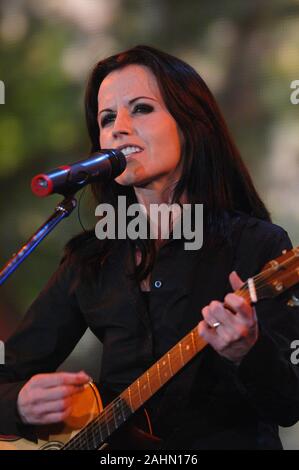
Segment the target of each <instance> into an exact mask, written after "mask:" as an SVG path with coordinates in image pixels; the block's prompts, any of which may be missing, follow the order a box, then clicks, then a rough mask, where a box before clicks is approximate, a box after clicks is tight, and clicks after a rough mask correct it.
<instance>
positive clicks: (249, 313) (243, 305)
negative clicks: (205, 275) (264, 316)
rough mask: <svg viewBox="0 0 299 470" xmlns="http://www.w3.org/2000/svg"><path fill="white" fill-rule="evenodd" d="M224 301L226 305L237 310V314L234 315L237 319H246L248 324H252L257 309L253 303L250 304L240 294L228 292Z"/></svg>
mask: <svg viewBox="0 0 299 470" xmlns="http://www.w3.org/2000/svg"><path fill="white" fill-rule="evenodd" d="M224 302H225V306H228V307H230V308H231V309H233V311H234V312H235V315H233V318H234V320H235V321H237V322H239V321H242V322H243V321H244V320H245V321H246V324H248V322H249V323H250V324H251V323H252V321H254V318H255V311H254V310H253V308H252V307H251V305H249V303H248V302H246V300H245V299H243V298H242V297H240V296H239V295H236V294H227V295H226V296H225V299H224Z"/></svg>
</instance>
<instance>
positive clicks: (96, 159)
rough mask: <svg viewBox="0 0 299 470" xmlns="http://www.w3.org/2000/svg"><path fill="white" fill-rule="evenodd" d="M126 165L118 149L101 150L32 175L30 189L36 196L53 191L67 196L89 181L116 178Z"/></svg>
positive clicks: (124, 158)
mask: <svg viewBox="0 0 299 470" xmlns="http://www.w3.org/2000/svg"><path fill="white" fill-rule="evenodd" d="M126 165H127V161H126V157H125V156H124V154H123V153H122V152H121V151H120V150H116V149H111V150H101V151H100V152H96V153H93V154H92V155H91V156H90V157H88V158H86V159H85V160H80V161H78V162H75V163H71V164H69V165H62V166H59V167H58V168H55V169H54V170H51V171H49V172H47V173H40V174H38V175H36V176H34V177H33V178H32V181H31V190H32V192H33V193H34V194H35V195H36V196H38V197H45V196H49V195H50V194H53V193H58V194H62V195H63V196H67V195H70V194H72V193H75V192H77V191H79V189H81V188H83V187H84V186H86V185H87V184H89V183H93V182H95V181H100V180H101V181H102V180H109V179H113V178H116V176H118V175H120V174H121V173H122V172H123V171H124V170H125V168H126Z"/></svg>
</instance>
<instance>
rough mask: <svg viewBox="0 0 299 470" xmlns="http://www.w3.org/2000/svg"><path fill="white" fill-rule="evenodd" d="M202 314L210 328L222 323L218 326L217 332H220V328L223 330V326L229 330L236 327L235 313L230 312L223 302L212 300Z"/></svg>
mask: <svg viewBox="0 0 299 470" xmlns="http://www.w3.org/2000/svg"><path fill="white" fill-rule="evenodd" d="M202 315H203V318H204V320H205V321H206V322H207V324H208V325H209V327H210V328H215V324H218V323H220V325H218V326H217V330H219V331H218V332H217V333H220V329H221V331H223V328H225V329H227V330H228V331H229V332H231V331H232V330H233V329H234V315H232V314H231V313H230V312H228V311H227V310H226V309H225V308H224V306H223V304H222V303H221V302H218V301H213V302H211V303H210V305H209V306H207V307H205V308H204V309H203V310H202Z"/></svg>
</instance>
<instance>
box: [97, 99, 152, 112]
mask: <svg viewBox="0 0 299 470" xmlns="http://www.w3.org/2000/svg"><path fill="white" fill-rule="evenodd" d="M142 98H145V99H147V100H152V101H157V100H156V99H155V98H150V97H149V96H138V97H137V98H133V99H132V100H130V101H129V105H131V104H133V103H135V101H137V100H140V99H142ZM104 111H110V112H113V109H110V108H105V109H101V111H99V112H98V115H99V114H101V113H103V112H104Z"/></svg>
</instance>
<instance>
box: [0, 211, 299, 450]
mask: <svg viewBox="0 0 299 470" xmlns="http://www.w3.org/2000/svg"><path fill="white" fill-rule="evenodd" d="M231 224H232V226H233V227H234V229H233V231H232V232H233V236H232V237H229V238H228V239H227V241H226V242H224V243H222V244H220V245H219V246H218V247H217V248H216V247H214V248H208V249H204V248H203V249H201V250H194V251H192V250H189V251H187V250H185V249H184V241H183V240H171V241H169V242H168V243H166V244H165V245H164V246H162V247H161V249H160V251H159V253H158V255H157V259H156V261H155V265H154V268H153V271H152V274H151V292H150V293H149V294H145V296H147V297H148V298H147V299H145V298H144V297H145V296H144V295H143V294H142V292H141V291H140V287H139V284H138V282H137V281H136V280H134V279H132V277H130V276H129V274H131V273H132V270H133V268H134V263H135V258H134V252H133V249H132V244H131V242H130V241H129V240H123V241H120V242H119V243H118V244H117V248H116V249H115V250H114V251H113V252H112V253H111V255H110V256H109V257H108V258H107V260H106V261H105V263H104V264H103V266H102V268H101V271H100V275H99V278H98V279H97V280H95V281H94V282H91V281H88V282H81V283H80V284H79V285H77V287H76V288H75V289H71V285H72V284H73V279H74V277H75V275H76V271H77V267H76V265H74V264H72V265H71V264H70V263H68V261H67V260H66V261H65V262H64V263H63V264H62V265H61V266H60V267H59V269H58V271H57V272H56V273H55V274H54V275H53V277H52V278H51V279H50V281H49V283H48V284H47V286H46V287H45V289H44V290H43V291H42V292H41V294H40V295H39V297H38V298H37V299H36V300H35V302H34V303H33V304H32V306H31V308H30V309H29V311H28V313H27V315H26V316H25V318H24V320H23V322H22V324H21V325H20V327H19V328H18V330H17V332H16V333H15V334H14V335H13V336H12V338H11V339H10V340H9V341H8V342H7V344H6V364H5V365H4V366H0V384H1V385H0V434H1V433H2V434H19V433H20V432H22V433H24V434H25V435H26V426H20V421H19V418H18V416H17V413H16V405H15V404H16V398H17V394H18V392H19V390H20V388H21V387H22V386H23V384H24V383H25V382H26V381H27V380H28V379H29V378H30V377H31V376H32V375H34V374H37V373H41V372H50V371H54V370H55V369H56V368H57V367H58V366H59V365H60V364H61V363H62V362H63V361H64V359H65V358H66V357H67V356H68V355H69V354H70V352H71V351H72V349H73V348H74V346H75V345H76V343H77V342H78V341H79V339H80V338H81V336H82V335H83V333H84V332H85V330H86V328H87V327H90V329H91V330H92V331H93V333H94V334H95V335H96V336H97V337H98V338H99V340H100V341H101V342H102V343H103V356H102V360H101V370H100V382H101V383H102V384H103V385H104V386H108V387H109V388H111V389H112V390H114V391H115V392H117V393H120V392H121V391H122V390H123V389H124V388H125V387H127V386H128V385H130V384H131V383H132V382H133V381H134V380H135V379H136V378H137V377H139V376H140V375H141V374H142V373H143V372H144V371H145V370H146V369H147V368H148V367H149V366H150V365H151V364H153V362H155V361H156V360H157V359H158V358H159V357H161V355H163V354H164V353H165V352H167V351H168V350H169V349H170V348H171V347H172V346H173V345H174V344H176V343H177V342H178V341H179V340H180V339H181V338H182V337H183V336H184V335H185V334H187V333H188V332H189V331H190V330H191V329H192V328H194V327H195V326H196V325H197V323H198V322H199V321H200V319H201V318H202V317H201V309H202V308H203V307H204V306H205V305H207V304H208V303H210V302H211V301H212V300H221V301H222V300H223V299H224V297H225V295H226V294H227V293H228V292H229V291H231V288H230V286H229V282H228V275H229V273H230V272H231V271H232V270H233V269H235V270H236V271H237V272H238V274H239V275H240V276H241V278H243V279H247V278H248V277H251V276H253V275H255V274H257V273H258V272H259V271H260V270H261V269H262V268H263V266H264V264H265V263H266V262H267V261H268V260H270V259H273V258H275V257H277V256H278V255H280V254H281V251H282V250H283V249H289V248H290V246H291V245H290V241H289V238H288V236H287V234H286V232H285V231H284V230H282V229H281V228H280V227H278V226H276V225H273V224H270V223H267V222H262V221H260V220H257V219H254V218H250V217H247V216H244V215H241V214H236V215H234V217H232V219H231ZM83 249H84V248H83ZM286 298H288V297H287V296H286V295H282V296H280V298H278V299H277V298H276V299H274V300H273V299H272V300H264V301H261V302H259V303H258V305H257V314H258V321H259V338H258V341H257V343H256V344H255V345H254V346H253V348H252V349H251V350H250V351H249V353H248V354H247V356H246V357H245V358H244V359H243V360H242V362H241V364H240V365H239V366H238V367H236V366H235V365H233V364H232V363H231V362H230V361H228V360H226V359H224V358H222V357H221V356H220V355H219V354H217V353H216V352H215V351H214V350H213V349H212V348H211V347H210V346H207V347H206V348H205V349H204V350H203V351H202V352H201V353H200V354H199V355H198V356H197V357H196V358H195V359H193V361H192V362H191V363H190V364H188V365H187V366H185V368H184V369H183V370H182V371H181V372H179V373H178V374H177V375H176V376H175V377H174V378H173V379H172V380H171V381H170V383H169V384H168V385H166V386H165V387H164V388H163V390H161V392H159V393H158V394H157V396H156V397H154V399H153V400H151V401H150V403H149V409H150V410H151V412H152V415H153V423H154V430H155V431H156V433H157V434H158V435H160V436H162V437H163V438H164V447H165V448H173V449H174V448H178V449H184V448H185V449H186V448H189V449H214V448H215V449H217V448H218V449H219V448H231V449H238V448H242V449H244V448H250V449H258V448H262V449H268V448H270V449H275V448H280V447H281V444H280V440H279V437H278V425H283V426H284V425H286V426H289V425H292V424H294V423H295V422H296V421H297V419H299V374H298V367H297V366H296V365H293V364H292V363H291V361H290V356H291V353H292V349H291V342H292V341H293V340H295V339H298V338H299V316H298V307H293V308H291V307H288V306H287V305H286ZM99 367H100V358H99ZM28 429H29V428H28ZM28 434H29V435H30V432H29V431H28V433H27V436H28Z"/></svg>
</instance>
